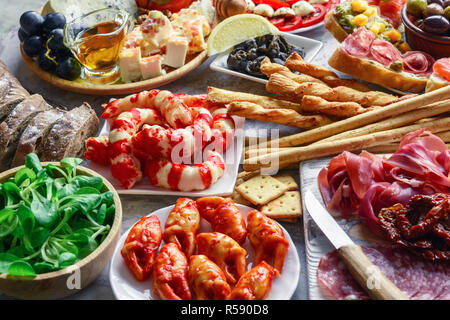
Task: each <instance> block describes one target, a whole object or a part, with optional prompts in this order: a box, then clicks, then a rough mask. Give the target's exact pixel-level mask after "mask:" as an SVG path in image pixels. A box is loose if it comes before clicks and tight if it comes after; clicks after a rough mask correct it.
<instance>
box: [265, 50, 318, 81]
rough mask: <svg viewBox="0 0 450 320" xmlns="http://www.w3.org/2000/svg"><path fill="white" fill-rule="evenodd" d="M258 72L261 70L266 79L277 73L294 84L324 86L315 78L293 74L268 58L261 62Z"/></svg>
mask: <svg viewBox="0 0 450 320" xmlns="http://www.w3.org/2000/svg"><path fill="white" fill-rule="evenodd" d="M259 70H261V72H262V73H264V74H265V75H266V76H268V77H270V75H272V74H274V73H279V74H281V75H283V76H285V77H287V78H289V79H291V80H294V81H295V82H298V83H302V82H317V83H321V84H323V85H326V84H325V82H323V81H321V80H319V79H317V78H314V77H311V76H308V75H306V74H295V73H293V72H292V71H291V70H289V68H287V67H285V66H283V65H281V64H278V63H273V62H271V61H270V59H269V58H268V57H265V58H264V59H263V61H261V65H260V67H259Z"/></svg>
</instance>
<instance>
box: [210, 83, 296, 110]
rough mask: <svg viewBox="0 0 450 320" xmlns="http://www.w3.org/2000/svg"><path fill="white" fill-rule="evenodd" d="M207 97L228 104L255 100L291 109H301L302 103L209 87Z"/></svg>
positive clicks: (262, 103) (265, 106) (265, 104)
mask: <svg viewBox="0 0 450 320" xmlns="http://www.w3.org/2000/svg"><path fill="white" fill-rule="evenodd" d="M206 97H207V99H208V101H210V102H213V103H223V104H228V103H231V102H237V101H246V102H253V103H256V104H259V105H261V106H262V107H264V108H267V109H277V108H280V109H291V110H296V111H301V105H300V104H299V103H294V102H291V101H286V100H280V99H275V98H271V97H267V96H260V95H256V94H251V93H244V92H237V91H230V90H224V89H219V88H214V87H208V94H207V96H206Z"/></svg>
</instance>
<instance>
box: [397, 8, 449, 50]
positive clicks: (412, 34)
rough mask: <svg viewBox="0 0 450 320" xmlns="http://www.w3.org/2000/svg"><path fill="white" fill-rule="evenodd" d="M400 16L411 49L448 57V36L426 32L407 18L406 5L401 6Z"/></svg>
mask: <svg viewBox="0 0 450 320" xmlns="http://www.w3.org/2000/svg"><path fill="white" fill-rule="evenodd" d="M401 17H402V21H403V24H404V25H405V35H406V42H407V43H408V44H409V45H410V46H411V48H412V49H414V50H418V51H423V52H426V53H428V54H430V55H431V56H433V58H435V59H439V58H447V57H450V37H446V36H438V35H434V34H431V33H426V32H425V31H423V30H421V29H420V28H419V27H416V26H415V25H414V23H413V22H412V21H411V20H410V19H409V17H408V14H407V12H406V5H405V6H403V8H402V12H401Z"/></svg>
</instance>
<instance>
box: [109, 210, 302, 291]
mask: <svg viewBox="0 0 450 320" xmlns="http://www.w3.org/2000/svg"><path fill="white" fill-rule="evenodd" d="M237 206H238V208H239V209H240V210H241V211H242V214H243V215H244V217H247V213H248V212H250V210H253V208H250V207H247V206H243V205H240V204H237ZM173 207H174V206H170V207H166V208H162V209H160V210H157V211H155V212H153V213H152V214H151V215H155V216H157V217H158V218H159V220H160V222H161V226H162V227H164V225H165V223H166V219H167V217H168V215H169V213H170V211H171V210H172V209H173ZM281 228H282V229H283V232H284V235H285V237H286V239H287V240H288V241H289V249H288V253H287V255H286V260H285V262H284V267H283V272H282V273H281V276H280V277H278V278H276V279H275V280H274V281H273V283H272V289H271V290H270V293H269V295H268V297H267V299H268V300H288V299H290V298H291V297H292V295H293V294H294V292H295V289H296V288H297V284H298V280H299V276H300V259H299V257H298V253H297V249H296V248H295V244H294V243H293V242H292V239H291V237H290V235H289V234H288V232H287V231H286V230H285V229H284V228H283V227H281ZM130 230H131V228H130V229H129V230H127V231H126V232H125V233H124V234H123V235H122V236H121V237H120V239H119V242H118V245H117V247H116V249H115V251H114V255H113V258H112V260H111V268H110V271H109V281H110V283H111V287H112V290H113V292H114V295H115V297H116V298H117V299H119V300H156V299H158V300H159V297H157V296H156V295H155V294H154V293H153V290H152V284H153V282H152V279H151V278H150V279H149V280H147V281H143V282H139V281H137V280H136V279H135V278H134V277H133V275H132V274H131V272H130V270H128V268H127V266H126V265H125V263H124V261H123V259H122V256H121V254H120V250H121V249H122V246H123V244H124V242H125V239H126V237H127V235H128V233H129V231H130ZM200 232H212V229H211V227H210V225H209V223H208V222H206V221H205V220H203V219H202V220H201V225H200ZM243 248H244V249H245V250H247V253H248V255H247V263H248V266H247V268H248V269H251V267H252V261H253V260H254V257H255V254H254V251H253V248H252V247H251V245H250V242H249V240H248V239H247V240H246V241H245V243H244V245H243Z"/></svg>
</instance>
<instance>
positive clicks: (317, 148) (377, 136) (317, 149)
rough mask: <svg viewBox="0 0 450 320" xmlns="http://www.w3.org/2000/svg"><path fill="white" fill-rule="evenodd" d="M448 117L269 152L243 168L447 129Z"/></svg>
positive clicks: (317, 155)
mask: <svg viewBox="0 0 450 320" xmlns="http://www.w3.org/2000/svg"><path fill="white" fill-rule="evenodd" d="M449 126H450V117H446V118H442V119H438V120H435V121H431V122H429V123H427V124H426V125H424V124H413V125H409V126H406V127H401V128H396V129H392V130H387V131H382V132H376V133H372V134H368V135H364V136H359V137H353V138H348V139H343V140H338V141H331V142H325V143H319V144H312V145H309V146H306V147H296V148H291V149H289V150H283V151H280V152H275V153H270V154H267V155H263V156H258V157H254V158H250V159H247V160H244V164H243V168H244V170H246V171H254V170H258V169H260V168H261V167H265V166H271V165H273V164H274V163H283V164H284V163H297V162H299V161H304V160H309V159H314V158H319V157H325V156H330V155H334V154H338V153H340V152H342V151H345V150H347V151H352V150H361V149H367V148H370V147H374V146H377V145H382V144H388V143H391V142H395V141H399V140H401V138H402V137H403V136H404V135H405V134H407V133H409V132H412V131H415V130H419V129H422V128H427V129H428V130H429V131H431V132H442V131H448V128H449Z"/></svg>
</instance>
